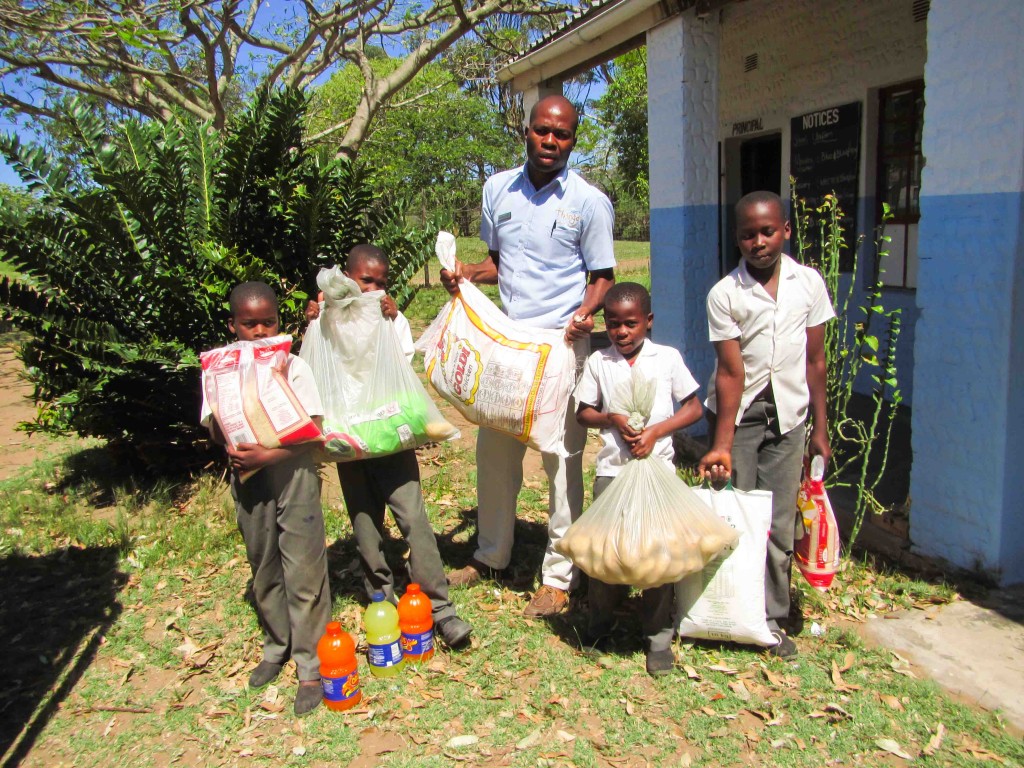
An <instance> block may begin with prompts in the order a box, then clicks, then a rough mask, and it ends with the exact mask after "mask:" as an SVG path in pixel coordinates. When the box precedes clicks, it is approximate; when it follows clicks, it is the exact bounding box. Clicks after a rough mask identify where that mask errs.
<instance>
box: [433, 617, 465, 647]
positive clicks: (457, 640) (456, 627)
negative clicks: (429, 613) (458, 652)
mask: <svg viewBox="0 0 1024 768" xmlns="http://www.w3.org/2000/svg"><path fill="white" fill-rule="evenodd" d="M472 632H473V627H471V626H470V625H469V622H466V621H463V620H462V619H460V618H459V617H458V616H449V617H447V618H445V619H441V620H440V621H439V622H437V634H438V635H440V637H441V639H442V640H444V643H445V645H447V646H448V647H449V648H452V649H456V648H460V647H462V646H464V645H465V644H466V643H468V642H469V636H470V635H471V634H472Z"/></svg>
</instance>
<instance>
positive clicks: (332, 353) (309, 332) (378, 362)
mask: <svg viewBox="0 0 1024 768" xmlns="http://www.w3.org/2000/svg"><path fill="white" fill-rule="evenodd" d="M317 285H319V286H320V290H321V291H323V293H324V308H323V311H322V312H321V313H320V317H318V318H317V319H316V320H313V321H312V322H310V324H309V326H308V327H307V329H306V334H305V337H304V338H303V340H302V349H301V350H300V352H299V355H300V357H302V359H303V360H305V361H306V362H307V363H308V364H309V367H310V369H311V370H312V371H313V378H314V380H315V381H316V385H317V389H318V390H319V391H320V399H321V400H322V401H323V406H324V451H323V454H322V455H321V456H320V458H321V459H322V460H324V461H354V460H358V459H363V458H372V457H374V456H386V455H388V454H391V453H398V452H399V451H405V450H409V449H411V448H418V447H419V446H421V445H424V444H426V443H428V442H435V441H440V440H448V439H450V438H452V437H456V436H457V435H458V430H456V429H455V427H453V426H452V425H451V424H449V423H448V421H447V420H445V418H444V417H443V416H442V415H441V412H440V411H439V410H438V409H437V406H436V405H435V404H434V401H433V400H431V398H430V395H428V394H427V391H426V389H424V387H423V384H422V383H421V382H420V379H419V377H418V376H417V375H416V371H414V370H413V368H412V365H411V364H410V363H409V361H408V360H407V359H406V357H405V354H404V353H403V352H402V346H401V342H400V341H399V340H398V336H397V334H396V333H395V330H394V327H393V325H392V322H391V320H389V319H387V318H386V317H384V316H383V314H381V309H380V301H381V297H382V296H383V291H369V292H367V293H363V292H362V290H361V289H360V287H359V285H358V283H356V282H355V280H352V279H351V278H350V277H348V276H346V275H345V274H344V273H343V272H342V271H341V270H340V269H339V268H338V267H332V268H330V269H321V270H320V273H319V275H317Z"/></svg>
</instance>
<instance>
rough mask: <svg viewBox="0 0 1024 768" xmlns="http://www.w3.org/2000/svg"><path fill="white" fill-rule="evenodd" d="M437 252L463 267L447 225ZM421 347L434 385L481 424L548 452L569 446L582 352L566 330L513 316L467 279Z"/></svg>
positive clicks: (452, 266) (449, 264)
mask: <svg viewBox="0 0 1024 768" xmlns="http://www.w3.org/2000/svg"><path fill="white" fill-rule="evenodd" d="M436 252H437V257H438V259H439V260H440V262H441V266H443V267H444V268H445V269H448V270H454V269H455V237H454V236H453V235H451V234H450V233H448V232H439V233H438V235H437V245H436ZM416 349H417V350H418V351H420V352H422V353H423V354H424V357H425V363H426V370H427V377H428V378H429V380H430V383H431V385H432V386H433V387H434V389H435V390H437V392H438V394H440V395H441V397H443V398H444V399H445V400H447V401H448V402H449V403H451V404H452V405H454V406H455V407H456V408H457V409H458V410H459V412H460V413H462V415H463V416H465V417H466V419H468V420H469V421H471V422H472V423H473V424H477V425H479V426H482V427H488V428H490V429H495V430H498V431H499V432H504V433H506V434H509V435H512V436H513V437H515V438H516V439H518V440H520V441H522V442H524V443H526V444H527V445H529V446H530V447H532V448H536V449H538V450H540V451H544V452H545V453H562V452H564V448H563V444H562V443H563V435H564V431H565V412H566V409H567V408H568V407H569V399H570V397H571V396H572V390H573V386H574V385H575V383H576V356H575V353H574V352H573V349H572V347H571V346H570V345H569V344H568V343H567V342H566V341H565V334H564V331H562V330H548V329H543V328H532V327H529V326H525V325H523V324H521V323H518V322H516V321H514V320H510V319H509V318H508V317H507V316H506V315H505V313H504V312H502V311H501V310H500V309H499V308H498V307H497V306H495V305H494V302H492V301H491V300H490V299H489V298H487V297H486V296H485V295H484V294H483V293H482V292H481V291H480V289H478V288H477V287H476V286H474V285H472V284H471V283H469V282H468V281H466V282H462V283H460V284H459V293H458V294H457V295H456V296H453V297H452V298H451V300H450V301H449V302H448V303H447V304H445V305H444V307H442V308H441V311H440V312H439V313H438V315H437V317H436V318H435V319H434V321H433V322H432V323H431V324H430V326H429V327H428V328H427V329H426V331H424V332H423V335H422V336H421V337H420V338H419V340H418V341H417V342H416Z"/></svg>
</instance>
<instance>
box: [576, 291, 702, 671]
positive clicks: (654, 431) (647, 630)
mask: <svg viewBox="0 0 1024 768" xmlns="http://www.w3.org/2000/svg"><path fill="white" fill-rule="evenodd" d="M604 318H605V326H606V327H607V329H608V338H609V340H610V341H611V343H612V346H611V347H609V348H607V349H602V350H599V351H597V352H594V353H593V354H592V355H591V356H590V357H589V358H588V359H587V364H586V367H585V368H584V371H583V376H582V377H581V379H580V383H579V385H578V386H577V389H576V402H577V403H578V405H577V409H576V419H577V420H578V421H579V423H580V424H582V425H583V426H585V427H593V428H595V429H600V430H601V442H602V446H601V450H600V452H599V453H598V454H597V470H596V475H597V476H596V477H595V478H594V498H595V499H597V497H598V496H600V495H601V493H602V492H604V490H605V489H606V488H607V487H608V485H609V484H610V483H611V482H612V480H613V479H614V478H615V476H616V475H618V474H619V472H620V471H622V468H623V467H624V466H625V465H626V462H628V461H629V460H630V459H640V458H644V457H645V456H649V455H651V456H653V458H654V459H657V460H660V461H664V462H665V463H666V464H667V465H668V466H670V467H672V468H673V470H674V469H675V465H674V463H673V458H674V450H673V447H672V433H673V432H675V431H677V430H680V429H683V428H684V427H687V426H689V425H690V424H693V423H694V422H696V421H698V420H699V419H700V417H701V415H702V414H703V410H702V408H701V405H700V400H698V399H697V397H696V392H697V382H696V381H695V380H694V378H693V376H692V375H691V374H690V371H689V370H688V369H687V367H686V365H685V364H684V363H683V358H682V356H681V355H680V354H679V352H678V350H675V349H673V348H671V347H665V346H662V345H660V344H655V343H654V342H653V341H649V340H648V339H647V332H648V331H650V329H651V325H652V323H653V322H654V315H653V314H652V313H651V297H650V294H649V293H648V292H647V289H646V288H644V287H643V286H642V285H639V284H638V283H616V284H615V285H614V286H612V287H611V288H610V289H609V290H608V293H607V294H606V295H605V299H604ZM633 368H637V369H638V370H640V371H641V372H642V373H643V374H644V376H645V378H647V379H653V380H655V381H657V382H658V387H657V393H656V395H655V398H654V405H653V408H652V409H651V416H650V419H649V420H648V423H647V425H646V426H645V427H644V428H643V429H642V430H640V431H636V430H634V429H632V428H631V427H630V426H629V424H628V423H627V418H628V417H627V416H624V415H622V414H616V413H610V412H609V410H608V409H609V405H610V403H609V400H610V398H611V395H612V393H613V392H614V391H615V389H616V387H617V386H618V385H619V384H620V383H623V382H628V381H629V380H630V377H631V370H632V369H633ZM676 403H678V404H679V405H678V407H677V406H676ZM628 593H629V587H627V586H624V585H620V584H605V583H604V582H601V581H598V580H597V579H594V578H591V579H590V588H589V603H590V616H589V622H588V628H587V631H586V633H585V637H584V643H585V644H586V645H593V644H594V643H595V642H597V641H599V640H600V639H601V638H602V637H603V636H605V635H607V634H608V632H609V631H610V630H611V627H612V613H613V611H614V610H615V608H616V606H617V605H618V604H619V603H621V602H622V600H623V599H624V598H625V597H626V596H627V594H628ZM673 593H674V585H673V584H666V585H664V586H661V587H655V588H654V589H645V590H644V591H643V596H642V598H641V599H642V605H643V607H642V610H643V634H644V641H645V646H646V648H645V651H646V654H647V663H646V666H647V672H648V674H650V675H654V676H656V675H664V674H667V673H669V672H671V671H672V667H673V665H674V664H675V657H674V656H673V654H672V636H673V634H674V628H673V626H672V599H673Z"/></svg>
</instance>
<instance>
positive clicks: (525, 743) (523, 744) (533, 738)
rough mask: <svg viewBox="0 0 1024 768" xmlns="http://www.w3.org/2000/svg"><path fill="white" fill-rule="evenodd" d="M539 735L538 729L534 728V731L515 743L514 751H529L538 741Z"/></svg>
mask: <svg viewBox="0 0 1024 768" xmlns="http://www.w3.org/2000/svg"><path fill="white" fill-rule="evenodd" d="M540 733H541V731H540V728H535V729H534V730H532V731H530V732H529V733H528V734H527V735H526V736H524V737H523V738H521V739H520V740H519V741H517V742H516V749H518V750H520V751H522V750H524V749H529V748H530V747H532V746H533V745H534V744H536V743H537V742H539V741H540Z"/></svg>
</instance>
